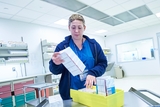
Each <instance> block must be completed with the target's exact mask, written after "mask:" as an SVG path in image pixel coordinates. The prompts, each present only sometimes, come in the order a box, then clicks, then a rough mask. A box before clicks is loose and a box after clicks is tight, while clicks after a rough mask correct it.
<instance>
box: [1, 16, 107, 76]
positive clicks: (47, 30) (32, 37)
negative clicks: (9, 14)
mask: <svg viewBox="0 0 160 107" xmlns="http://www.w3.org/2000/svg"><path fill="white" fill-rule="evenodd" d="M69 34H70V32H69V31H68V30H63V29H56V28H52V27H46V26H41V25H36V24H29V23H24V22H19V21H13V20H6V19H0V40H3V41H6V42H8V41H17V42H19V41H21V37H23V40H24V42H25V43H27V44H28V49H29V50H28V51H29V63H27V64H26V71H27V75H36V74H42V73H43V72H44V71H43V70H44V69H43V64H42V53H41V47H40V42H41V39H42V40H44V39H47V40H48V41H49V42H55V43H59V42H61V41H62V40H64V37H65V36H67V35H69ZM88 36H89V37H90V38H95V39H96V40H97V41H98V42H99V43H100V45H101V46H102V47H104V39H103V37H101V36H99V37H98V36H95V35H88ZM12 67H16V70H17V72H13V71H12ZM0 69H1V70H0V72H1V74H0V79H6V78H16V77H21V76H22V75H24V70H23V73H22V74H21V69H20V66H19V65H18V64H7V65H5V64H1V65H0ZM23 69H24V68H23ZM17 73H18V74H17Z"/></svg>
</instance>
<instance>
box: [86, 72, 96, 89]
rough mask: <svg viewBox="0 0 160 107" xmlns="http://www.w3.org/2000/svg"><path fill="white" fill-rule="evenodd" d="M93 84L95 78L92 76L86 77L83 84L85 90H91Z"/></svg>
mask: <svg viewBox="0 0 160 107" xmlns="http://www.w3.org/2000/svg"><path fill="white" fill-rule="evenodd" d="M93 84H96V77H95V76H92V75H87V78H86V83H85V86H86V88H92V87H93Z"/></svg>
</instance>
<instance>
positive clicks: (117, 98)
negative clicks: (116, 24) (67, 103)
mask: <svg viewBox="0 0 160 107" xmlns="http://www.w3.org/2000/svg"><path fill="white" fill-rule="evenodd" d="M70 94H71V97H72V99H73V101H74V102H78V103H81V104H83V105H86V106H89V107H122V106H123V105H124V91H123V90H120V89H116V92H115V93H114V94H112V95H109V96H104V95H99V94H96V93H88V92H84V91H79V90H73V89H71V90H70Z"/></svg>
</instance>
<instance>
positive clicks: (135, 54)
mask: <svg viewBox="0 0 160 107" xmlns="http://www.w3.org/2000/svg"><path fill="white" fill-rule="evenodd" d="M116 49H117V56H118V62H126V61H139V60H148V59H154V58H155V57H154V48H153V39H152V38H149V39H145V40H139V41H133V42H129V43H123V44H118V45H116Z"/></svg>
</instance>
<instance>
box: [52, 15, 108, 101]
mask: <svg viewBox="0 0 160 107" xmlns="http://www.w3.org/2000/svg"><path fill="white" fill-rule="evenodd" d="M68 28H69V31H70V32H71V35H69V36H66V37H65V40H64V41H62V42H61V43H59V44H58V45H57V47H56V49H55V52H54V54H53V56H52V59H51V60H50V62H49V69H50V71H51V72H52V73H53V74H55V75H58V74H62V75H61V79H60V83H59V92H60V95H61V97H62V99H63V100H68V99H71V97H70V89H76V90H78V89H81V88H84V87H87V88H91V87H92V86H93V85H94V84H96V77H99V76H101V75H103V74H104V72H105V69H106V67H107V59H106V57H105V55H104V53H103V51H102V48H101V46H100V45H99V43H98V42H96V40H95V39H90V38H89V37H88V36H86V35H83V32H84V31H85V29H86V26H85V20H84V18H83V16H81V15H79V14H73V15H71V16H70V18H69V25H68ZM67 47H70V48H71V49H72V50H73V51H74V52H75V54H76V55H77V56H78V57H79V59H80V60H81V61H82V62H83V63H84V64H85V66H86V69H85V71H86V72H85V73H84V74H82V75H77V76H73V75H72V74H71V73H70V72H69V71H68V70H67V69H66V68H65V67H64V65H63V64H62V62H63V60H62V59H61V58H60V53H59V51H61V50H63V49H65V48H67Z"/></svg>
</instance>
